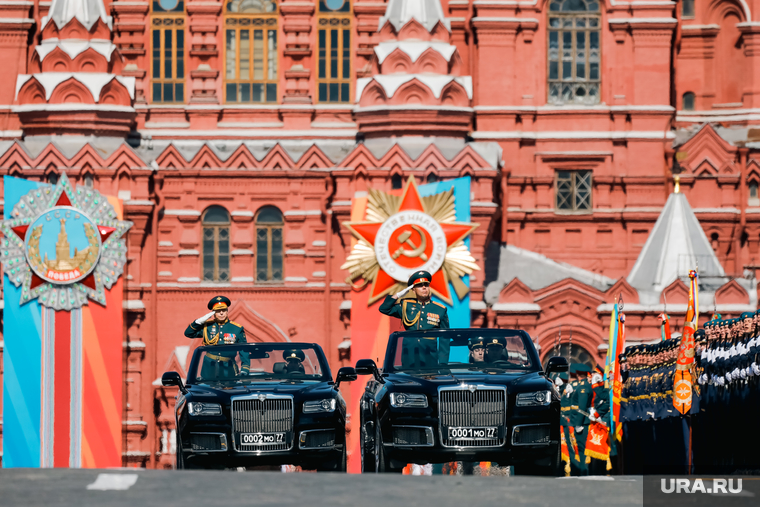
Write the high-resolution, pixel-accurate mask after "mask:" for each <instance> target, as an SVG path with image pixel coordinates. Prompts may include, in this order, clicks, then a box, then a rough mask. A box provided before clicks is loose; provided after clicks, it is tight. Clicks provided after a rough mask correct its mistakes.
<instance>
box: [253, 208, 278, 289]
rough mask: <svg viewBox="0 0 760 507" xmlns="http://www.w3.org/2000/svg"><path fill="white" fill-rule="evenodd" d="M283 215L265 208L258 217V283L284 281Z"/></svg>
mask: <svg viewBox="0 0 760 507" xmlns="http://www.w3.org/2000/svg"><path fill="white" fill-rule="evenodd" d="M283 225H284V224H283V220H282V213H281V212H280V210H278V209H277V208H275V207H274V206H265V207H263V208H261V210H259V213H258V214H257V215H256V281H257V282H281V281H282V278H283V276H282V228H283Z"/></svg>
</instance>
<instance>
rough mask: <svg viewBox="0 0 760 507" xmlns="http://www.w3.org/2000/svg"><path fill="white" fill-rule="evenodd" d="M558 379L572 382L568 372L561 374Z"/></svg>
mask: <svg viewBox="0 0 760 507" xmlns="http://www.w3.org/2000/svg"><path fill="white" fill-rule="evenodd" d="M558 377H559V378H561V379H562V380H565V381H567V380H570V375H568V374H567V372H566V371H563V372H562V373H560V374H559V375H558Z"/></svg>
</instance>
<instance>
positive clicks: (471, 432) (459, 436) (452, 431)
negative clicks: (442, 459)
mask: <svg viewBox="0 0 760 507" xmlns="http://www.w3.org/2000/svg"><path fill="white" fill-rule="evenodd" d="M448 434H449V438H450V439H452V440H482V439H491V438H498V434H499V433H498V428H497V427H496V426H487V427H485V428H483V427H480V428H473V427H470V426H463V427H458V426H457V427H449V428H448Z"/></svg>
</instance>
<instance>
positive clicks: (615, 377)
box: [610, 301, 625, 441]
mask: <svg viewBox="0 0 760 507" xmlns="http://www.w3.org/2000/svg"><path fill="white" fill-rule="evenodd" d="M620 306H621V307H622V301H621V305H620ZM616 327H617V336H616V337H615V347H614V353H613V354H614V355H613V356H612V357H611V358H610V362H611V364H612V365H613V368H612V369H611V370H612V389H611V390H610V393H611V394H610V396H611V398H612V400H611V401H612V403H610V407H612V410H610V434H612V435H615V438H617V439H618V440H619V441H622V440H623V425H622V424H620V398H621V396H622V392H623V378H622V376H621V374H620V354H622V353H623V350H624V349H625V314H624V313H623V312H622V311H620V308H618V325H617V326H616Z"/></svg>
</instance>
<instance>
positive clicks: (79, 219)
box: [0, 174, 132, 468]
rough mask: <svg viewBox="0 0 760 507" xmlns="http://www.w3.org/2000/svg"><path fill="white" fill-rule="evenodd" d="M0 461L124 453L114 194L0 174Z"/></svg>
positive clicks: (121, 226) (59, 461)
mask: <svg viewBox="0 0 760 507" xmlns="http://www.w3.org/2000/svg"><path fill="white" fill-rule="evenodd" d="M3 185H4V188H3V196H4V200H5V206H4V210H3V215H4V216H3V218H4V220H3V221H2V224H0V230H2V234H3V238H2V249H1V250H0V261H2V265H3V273H4V274H5V276H4V278H3V295H4V310H3V311H4V329H3V338H4V342H5V344H4V351H3V368H4V377H3V467H4V468H10V467H32V468H36V467H77V468H78V467H87V468H103V467H118V466H121V462H122V444H121V442H122V438H121V427H122V396H121V392H122V385H123V379H122V370H123V367H122V341H123V337H122V335H123V327H124V326H123V305H122V299H123V286H122V281H121V275H122V273H123V270H124V265H125V263H126V252H127V247H126V242H125V239H124V238H123V236H124V234H125V233H126V232H127V231H128V230H129V228H130V227H131V226H132V224H131V223H130V222H126V221H124V220H122V218H123V210H122V205H121V201H120V200H118V199H117V198H115V197H109V196H103V195H101V194H100V192H98V191H97V190H94V189H92V188H89V187H84V186H76V187H75V186H74V185H73V184H72V183H71V181H70V180H69V179H68V178H67V176H66V175H65V174H63V175H62V176H61V178H60V180H59V181H58V183H57V184H55V185H49V184H46V183H39V182H32V181H27V180H24V179H20V178H13V177H9V176H5V177H4V178H3Z"/></svg>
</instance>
